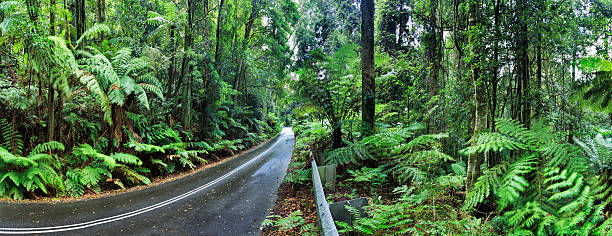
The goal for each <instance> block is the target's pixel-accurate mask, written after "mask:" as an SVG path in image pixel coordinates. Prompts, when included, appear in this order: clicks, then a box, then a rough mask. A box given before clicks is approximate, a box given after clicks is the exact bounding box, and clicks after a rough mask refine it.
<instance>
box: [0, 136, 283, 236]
mask: <svg viewBox="0 0 612 236" xmlns="http://www.w3.org/2000/svg"><path fill="white" fill-rule="evenodd" d="M293 145H294V135H293V132H292V131H291V129H290V128H284V129H283V131H282V132H281V134H280V135H279V136H277V137H276V138H275V139H272V140H271V141H269V142H267V143H265V144H263V145H261V146H260V147H258V148H256V149H254V150H251V151H250V152H248V153H246V154H243V155H240V156H237V157H235V158H233V159H231V160H228V161H226V162H223V163H221V164H219V165H217V166H213V167H210V168H208V169H205V170H203V171H200V172H197V173H195V174H192V175H189V176H186V177H184V178H182V179H178V180H175V181H172V182H168V183H164V184H161V185H158V186H153V187H150V188H145V189H142V190H138V191H133V192H127V193H123V194H119V195H114V196H108V197H103V198H99V199H93V200H82V201H75V202H64V203H8V202H0V234H45V233H49V234H54V235H55V234H58V235H253V234H259V226H260V223H261V221H262V220H263V219H265V216H266V215H267V214H268V213H269V212H270V209H271V208H272V207H273V206H274V202H275V201H276V198H277V196H276V193H277V190H278V187H279V185H280V184H281V182H282V180H283V178H284V176H285V174H286V170H287V165H288V164H289V161H290V160H291V154H292V152H293Z"/></svg>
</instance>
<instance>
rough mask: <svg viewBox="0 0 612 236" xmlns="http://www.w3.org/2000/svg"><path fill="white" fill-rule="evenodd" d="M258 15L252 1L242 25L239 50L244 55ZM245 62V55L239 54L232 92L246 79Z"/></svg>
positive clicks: (255, 2)
mask: <svg viewBox="0 0 612 236" xmlns="http://www.w3.org/2000/svg"><path fill="white" fill-rule="evenodd" d="M258 13H259V6H258V0H253V1H252V9H251V14H250V16H249V18H248V20H247V21H246V22H245V24H244V37H243V42H242V45H241V48H240V50H242V52H244V53H246V51H247V49H248V45H249V40H250V38H251V29H252V27H253V24H254V23H255V20H256V19H257V16H258ZM239 53H241V52H239ZM245 61H246V55H245V54H239V62H238V73H236V77H235V78H234V84H233V87H234V90H236V91H240V90H241V84H242V81H243V80H244V79H245V77H246V71H247V65H246V63H245ZM236 100H237V101H238V100H239V99H236Z"/></svg>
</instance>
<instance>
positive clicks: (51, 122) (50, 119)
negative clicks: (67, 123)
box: [47, 81, 55, 141]
mask: <svg viewBox="0 0 612 236" xmlns="http://www.w3.org/2000/svg"><path fill="white" fill-rule="evenodd" d="M48 95H49V97H48V103H47V133H48V136H49V141H54V140H55V89H53V82H52V81H50V83H49V93H48Z"/></svg>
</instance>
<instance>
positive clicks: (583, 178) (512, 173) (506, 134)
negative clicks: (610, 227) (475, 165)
mask: <svg viewBox="0 0 612 236" xmlns="http://www.w3.org/2000/svg"><path fill="white" fill-rule="evenodd" d="M496 122H497V124H499V125H498V126H497V128H498V131H497V132H494V133H483V134H481V135H480V136H478V137H477V142H476V145H474V146H471V147H468V148H466V149H464V150H463V152H465V153H467V154H473V153H483V152H489V151H496V152H500V154H503V153H507V151H512V152H515V153H519V154H518V155H517V154H514V156H510V157H509V158H510V159H509V160H510V164H505V163H502V164H499V165H497V166H495V167H492V168H489V169H487V170H485V171H484V172H483V174H482V175H481V176H480V177H479V178H478V181H477V182H476V183H475V185H474V187H473V189H472V191H470V192H469V193H468V195H467V197H466V202H465V206H466V207H467V208H473V207H476V206H477V204H479V203H481V202H484V201H485V200H486V199H487V198H488V197H489V196H490V193H493V194H494V195H495V199H496V203H497V211H498V212H500V213H501V214H502V215H503V216H502V220H503V222H504V223H505V224H506V225H507V226H508V227H509V228H510V229H511V232H513V233H526V232H532V233H537V234H538V235H550V234H561V235H565V234H572V235H574V234H585V233H586V234H591V233H595V234H603V233H604V231H601V226H602V225H603V224H604V223H603V222H605V220H606V216H605V209H606V207H607V206H608V205H609V204H610V201H611V200H612V195H611V194H610V190H608V189H609V188H610V185H609V184H603V185H602V184H601V182H600V183H598V179H601V176H599V177H598V176H597V175H593V174H592V173H591V172H589V171H588V169H589V164H588V162H587V159H586V158H585V156H584V155H583V153H582V149H580V148H579V147H578V146H574V145H571V144H568V143H565V142H563V141H561V140H559V139H558V138H557V136H556V134H554V133H550V132H548V131H547V130H546V129H544V128H542V127H541V126H540V127H535V128H533V129H531V130H528V129H526V128H524V126H523V125H522V124H519V123H518V122H516V121H512V120H504V119H498V120H496ZM491 137H495V138H491ZM536 137H537V138H536ZM500 140H504V141H501V142H500ZM585 147H589V146H586V145H585ZM589 151H590V152H591V154H590V155H591V156H598V155H596V154H594V153H593V151H592V149H590V147H589V149H587V153H589ZM604 152H605V151H604ZM604 155H607V154H604ZM594 160H597V159H594ZM598 227H599V228H598Z"/></svg>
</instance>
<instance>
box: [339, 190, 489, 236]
mask: <svg viewBox="0 0 612 236" xmlns="http://www.w3.org/2000/svg"><path fill="white" fill-rule="evenodd" d="M394 193H395V194H399V195H400V198H399V199H398V200H397V201H395V202H393V203H391V204H372V205H370V206H367V207H366V210H367V211H368V213H369V215H370V216H369V217H366V218H360V217H359V214H354V217H355V218H356V219H357V220H355V221H354V225H353V226H352V227H350V226H347V225H345V229H344V230H345V231H357V232H361V233H364V234H368V235H383V234H384V235H407V234H410V235H427V234H442V235H457V234H477V235H492V234H491V233H490V231H491V230H492V226H491V225H488V224H486V223H485V224H483V222H482V220H481V219H475V218H472V217H467V218H464V216H462V213H461V212H460V211H458V210H457V209H456V208H454V206H452V205H449V204H448V203H446V202H445V201H444V199H445V195H444V192H443V191H440V189H438V188H437V187H435V186H433V185H424V186H423V185H422V186H420V187H408V186H402V187H398V188H396V189H394ZM352 212H353V213H356V212H355V211H354V209H353V211H352Z"/></svg>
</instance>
